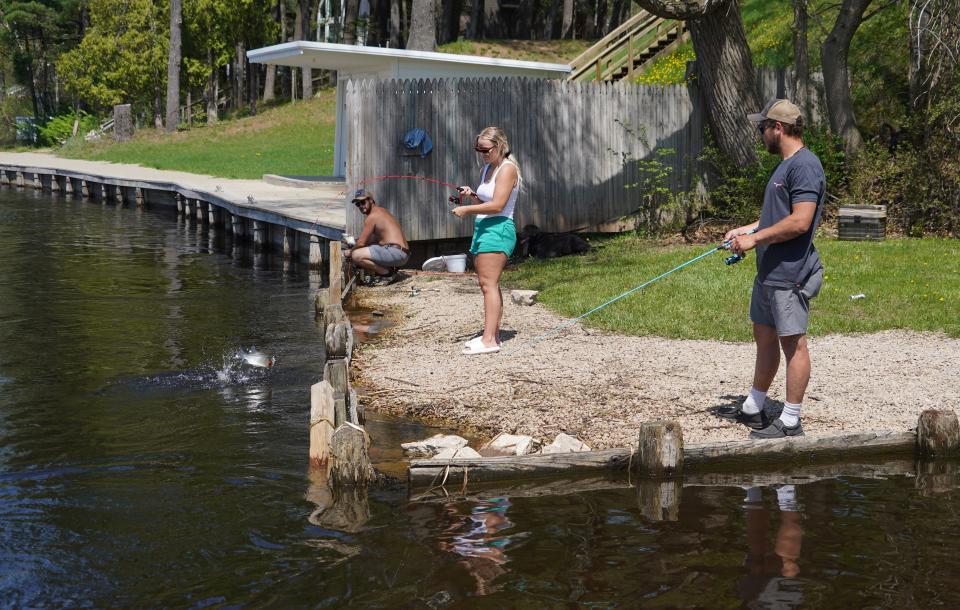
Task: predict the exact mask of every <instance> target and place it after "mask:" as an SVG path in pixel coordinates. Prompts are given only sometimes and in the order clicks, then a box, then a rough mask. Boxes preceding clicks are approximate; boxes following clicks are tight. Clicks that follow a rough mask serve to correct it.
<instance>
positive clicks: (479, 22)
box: [467, 0, 483, 40]
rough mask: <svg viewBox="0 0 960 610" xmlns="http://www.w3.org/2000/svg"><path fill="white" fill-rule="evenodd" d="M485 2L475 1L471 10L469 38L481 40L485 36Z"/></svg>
mask: <svg viewBox="0 0 960 610" xmlns="http://www.w3.org/2000/svg"><path fill="white" fill-rule="evenodd" d="M482 9H483V0H473V6H472V7H471V9H470V23H469V24H467V38H469V39H470V40H479V39H480V37H481V36H483V10H482Z"/></svg>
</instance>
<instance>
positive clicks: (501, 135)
mask: <svg viewBox="0 0 960 610" xmlns="http://www.w3.org/2000/svg"><path fill="white" fill-rule="evenodd" d="M481 138H483V139H484V140H490V142H492V143H493V147H494V148H496V149H497V151H498V152H499V153H500V156H501V157H503V158H504V159H510V162H511V163H513V165H514V167H516V168H517V185H520V184H521V183H522V181H521V179H520V164H519V163H517V159H516V157H514V156H513V155H512V154H511V153H512V152H513V151H511V150H510V142H509V141H507V134H506V133H505V132H504V131H503V130H502V129H500V128H499V127H496V126H494V125H491V126H490V127H487V128H485V129H484V130H483V131H481V132H480V133H478V134H477V137H476V138H475V139H474V141H473V143H474V146H476V145H478V144H479V142H480V139H481Z"/></svg>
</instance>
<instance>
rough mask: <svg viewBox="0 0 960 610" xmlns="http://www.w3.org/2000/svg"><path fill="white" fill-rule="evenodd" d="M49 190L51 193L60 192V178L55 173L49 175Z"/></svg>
mask: <svg viewBox="0 0 960 610" xmlns="http://www.w3.org/2000/svg"><path fill="white" fill-rule="evenodd" d="M50 192H51V193H59V192H60V178H59V177H58V176H57V175H56V174H51V175H50Z"/></svg>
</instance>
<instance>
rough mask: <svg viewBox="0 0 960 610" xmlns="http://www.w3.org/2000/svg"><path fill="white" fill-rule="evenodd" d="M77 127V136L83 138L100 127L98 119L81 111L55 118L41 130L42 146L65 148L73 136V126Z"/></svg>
mask: <svg viewBox="0 0 960 610" xmlns="http://www.w3.org/2000/svg"><path fill="white" fill-rule="evenodd" d="M74 124H76V125H77V131H76V135H78V136H80V137H83V135H84V134H86V133H87V132H88V131H91V130H93V129H96V128H97V127H99V121H98V120H97V117H95V116H91V115H89V114H87V113H86V112H84V111H82V110H80V111H79V112H75V113H74V112H68V113H66V114H61V115H58V116H55V117H53V118H52V119H50V120H49V121H47V124H46V125H44V126H43V127H41V128H40V144H41V145H46V146H63V145H64V144H65V143H66V142H67V140H69V139H70V138H71V137H72V136H73V133H74V131H73V126H74Z"/></svg>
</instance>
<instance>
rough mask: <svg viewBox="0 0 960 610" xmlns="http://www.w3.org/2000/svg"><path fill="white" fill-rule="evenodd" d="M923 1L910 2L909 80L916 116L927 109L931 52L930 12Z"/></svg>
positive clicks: (911, 103)
mask: <svg viewBox="0 0 960 610" xmlns="http://www.w3.org/2000/svg"><path fill="white" fill-rule="evenodd" d="M925 5H926V2H924V1H923V0H910V17H909V19H910V61H909V62H908V64H907V65H908V67H907V71H908V78H909V86H910V109H911V110H912V111H913V113H914V114H916V115H918V116H919V115H922V114H923V113H924V112H925V111H926V109H927V95H926V88H925V87H924V81H925V80H926V70H925V66H926V60H927V54H928V53H929V51H930V45H929V41H928V38H929V36H930V30H929V27H930V11H928V10H925V9H926V8H927V7H926V6H925Z"/></svg>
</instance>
